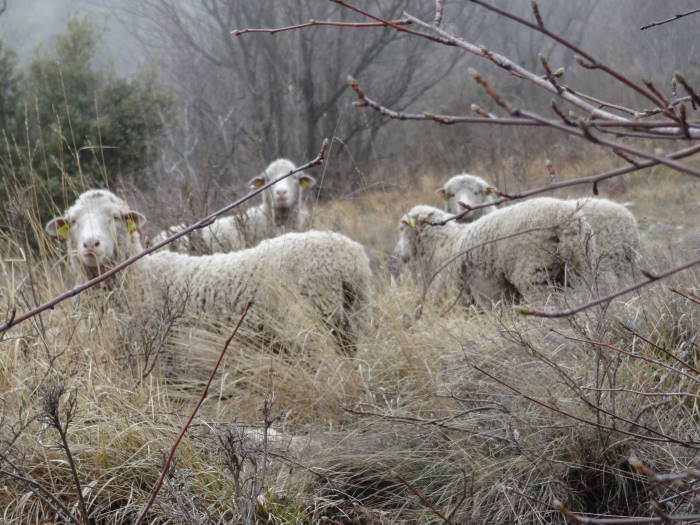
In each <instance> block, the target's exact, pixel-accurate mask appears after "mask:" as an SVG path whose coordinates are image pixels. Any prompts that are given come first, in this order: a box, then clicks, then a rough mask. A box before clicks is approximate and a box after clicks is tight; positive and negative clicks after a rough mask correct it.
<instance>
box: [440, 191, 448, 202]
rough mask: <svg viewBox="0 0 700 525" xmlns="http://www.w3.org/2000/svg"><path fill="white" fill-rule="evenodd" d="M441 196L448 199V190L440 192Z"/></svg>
mask: <svg viewBox="0 0 700 525" xmlns="http://www.w3.org/2000/svg"><path fill="white" fill-rule="evenodd" d="M440 197H442V200H444V201H446V200H447V198H448V197H447V192H446V191H443V192H442V193H441V194H440Z"/></svg>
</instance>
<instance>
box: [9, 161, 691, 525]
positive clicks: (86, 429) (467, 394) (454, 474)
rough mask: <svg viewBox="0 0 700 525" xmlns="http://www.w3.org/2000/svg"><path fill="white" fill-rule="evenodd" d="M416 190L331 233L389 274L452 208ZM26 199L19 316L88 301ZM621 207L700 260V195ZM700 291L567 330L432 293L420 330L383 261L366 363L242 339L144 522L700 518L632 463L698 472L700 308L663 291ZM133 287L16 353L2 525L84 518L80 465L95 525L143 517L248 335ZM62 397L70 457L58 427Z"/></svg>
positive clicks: (382, 192)
mask: <svg viewBox="0 0 700 525" xmlns="http://www.w3.org/2000/svg"><path fill="white" fill-rule="evenodd" d="M588 164H595V165H596V166H598V165H602V164H604V161H601V160H596V161H595V162H592V163H586V162H582V164H580V165H578V166H567V173H570V174H571V175H568V174H567V176H573V175H575V174H577V173H582V172H585V170H586V169H588V167H587V166H588ZM524 169H525V170H526V171H527V170H531V172H530V173H531V175H528V176H531V177H533V178H535V177H539V176H540V173H539V171H538V170H539V168H538V167H537V166H534V165H533V166H529V167H524ZM484 175H485V176H487V178H488V174H487V173H484ZM402 176H403V177H404V178H403V179H399V185H398V187H387V188H385V189H378V190H368V191H367V192H364V193H360V194H356V195H352V196H348V198H346V199H342V200H337V201H332V202H328V203H319V204H318V205H317V206H316V210H315V213H316V215H315V221H316V223H315V224H316V227H318V228H332V229H336V230H339V231H341V232H344V233H346V234H347V235H348V236H350V237H352V238H354V239H356V240H359V241H360V242H363V243H364V244H365V245H366V246H368V247H369V248H370V249H371V250H372V252H373V253H374V255H375V256H376V258H377V261H378V262H379V263H381V262H382V261H383V260H384V259H385V258H386V257H387V256H388V254H389V253H390V251H391V248H392V244H393V242H394V236H395V232H396V221H397V219H398V217H399V215H400V214H401V213H402V212H403V211H405V210H406V209H408V208H409V207H410V206H412V205H413V204H416V203H432V204H439V203H438V201H437V197H435V196H434V194H433V190H434V189H435V188H436V187H437V186H438V185H439V183H440V182H441V181H442V178H441V176H439V175H438V174H435V173H426V174H405V175H402ZM390 177H392V174H387V178H390ZM22 187H23V186H22ZM616 191H620V190H619V189H618V190H616ZM27 195H28V194H27V193H26V192H25V193H23V192H21V191H17V194H16V195H15V199H16V200H15V202H16V206H14V207H13V211H12V213H14V214H15V215H14V216H13V217H14V220H15V221H16V222H15V223H13V224H16V225H19V226H17V227H13V229H12V230H9V231H3V232H2V233H1V234H0V235H1V236H2V239H1V240H0V246H2V267H1V268H0V270H1V271H0V279H1V281H0V298H1V304H2V305H3V311H2V314H3V315H8V312H10V311H11V310H12V309H13V308H17V310H18V311H24V310H26V309H29V308H31V307H32V306H34V305H36V304H37V303H41V302H42V301H44V300H46V299H49V298H51V297H52V296H54V295H56V294H57V293H58V292H61V291H64V290H65V289H66V288H67V287H68V286H70V285H71V278H70V276H69V275H68V273H67V272H66V271H65V267H64V263H65V260H64V258H63V254H62V251H61V247H60V246H58V245H57V244H56V243H55V242H53V240H50V239H48V238H47V236H46V235H44V233H43V227H42V224H41V223H40V221H39V220H38V219H37V217H38V216H39V214H38V210H37V209H36V205H35V203H34V201H33V200H32V199H31V198H30V197H27ZM572 195H573V194H572ZM619 198H620V199H621V200H626V201H634V206H633V208H632V210H633V211H634V213H635V215H637V216H638V217H639V218H640V222H641V223H642V226H643V231H644V235H645V239H646V240H647V241H648V242H647V245H648V247H649V251H650V253H651V257H652V259H653V261H654V264H672V263H673V262H676V261H677V260H678V259H679V258H681V257H683V256H684V255H685V254H686V253H688V252H692V251H693V250H694V249H695V247H694V246H692V245H691V244H692V239H693V235H694V231H693V226H694V225H695V224H696V221H695V215H693V214H692V212H691V211H692V206H693V203H694V202H697V200H700V188H699V187H698V185H697V184H696V183H694V182H688V181H687V180H686V179H681V178H677V177H675V176H672V175H670V174H668V172H666V171H664V170H657V171H656V172H654V171H653V170H652V171H651V172H647V174H645V175H642V176H639V177H638V178H632V177H630V178H629V179H628V181H627V189H626V191H625V192H624V194H621V195H620V196H619ZM669 203H674V206H673V207H674V208H675V211H674V210H672V209H671V208H672V207H671V206H669ZM18 218H21V221H19V219H18ZM176 222H177V220H174V221H173V223H176ZM660 223H661V224H668V225H669V226H670V227H672V228H673V230H672V231H675V232H680V234H679V235H682V237H681V238H680V240H679V241H674V240H673V239H670V238H669V236H668V235H667V234H664V231H666V230H663V229H661V230H659V228H658V224H660ZM655 225H656V226H655ZM20 226H21V227H20ZM678 226H680V227H681V228H680V229H678V228H677V227H678ZM655 228H656V229H655ZM657 230H659V231H660V232H661V233H659V231H657ZM669 242H670V243H671V244H674V245H675V248H674V250H673V251H671V250H669V248H668V244H669ZM697 278H698V273H697V272H686V273H684V274H681V275H679V276H677V277H676V278H674V279H673V280H671V281H667V282H662V283H658V284H656V285H654V286H653V287H649V288H647V289H644V290H642V291H639V292H637V293H636V294H632V295H630V296H628V297H624V298H623V299H621V300H619V301H617V302H616V303H615V304H614V305H612V306H611V307H600V308H597V309H593V310H590V311H587V312H585V313H583V314H580V315H578V316H576V317H575V318H572V319H565V320H538V319H533V318H524V317H522V316H520V315H519V314H518V313H517V312H516V311H515V310H514V309H513V308H512V307H511V306H510V305H507V304H502V305H497V306H495V307H494V308H493V309H488V310H483V309H477V308H464V307H455V306H452V305H450V304H445V303H435V302H433V301H428V302H427V303H426V304H425V306H424V308H423V311H422V315H421V316H420V318H416V316H415V309H416V306H417V304H418V302H419V299H420V295H421V289H420V286H418V285H417V284H416V283H414V282H412V281H411V280H410V279H408V278H403V279H401V280H400V281H399V282H398V284H392V282H391V280H390V277H389V275H388V274H387V273H386V272H385V270H384V269H383V267H382V265H381V264H378V265H377V276H376V280H375V288H376V305H375V308H374V315H373V321H372V327H371V329H370V330H369V331H368V332H367V333H365V334H363V335H362V337H361V339H360V342H359V345H358V349H357V351H356V353H355V354H354V355H352V356H347V355H343V354H342V353H340V352H338V351H337V348H336V346H335V343H334V342H333V341H332V339H331V338H330V337H328V336H327V334H325V332H324V329H323V325H322V322H321V320H314V319H304V320H300V321H299V324H300V325H303V326H294V327H292V328H285V330H289V331H290V332H293V333H289V334H288V335H289V337H290V339H291V340H294V341H295V343H296V344H295V347H294V348H295V349H294V351H287V352H284V351H279V349H278V348H276V347H274V345H271V344H269V342H266V341H261V340H259V339H256V337H255V334H254V333H245V332H244V333H242V334H241V337H239V338H237V339H236V341H235V342H234V345H233V346H232V347H231V349H230V350H229V353H228V354H227V357H226V359H225V362H224V365H223V368H222V369H221V371H220V374H219V376H218V377H217V378H216V382H215V384H214V387H213V388H212V390H211V392H210V395H209V397H208V399H207V401H206V402H205V404H204V405H203V407H202V410H201V412H200V413H199V415H198V416H197V418H196V420H195V422H194V424H193V425H192V427H191V428H190V429H189V431H188V433H187V435H186V437H185V439H184V441H183V442H182V444H181V445H180V447H179V448H178V451H177V454H176V458H175V462H174V464H173V466H172V467H171V469H170V471H169V473H168V476H167V478H166V482H165V485H164V489H163V490H162V492H161V494H160V495H159V497H158V499H157V500H156V504H155V505H154V507H153V508H152V509H151V511H150V513H149V516H148V519H149V521H150V522H152V523H236V522H251V521H254V520H257V521H258V522H260V523H323V522H325V523H374V524H389V523H394V524H396V523H404V524H409V523H443V522H444V520H443V519H441V518H440V517H439V516H438V513H440V514H442V515H443V516H445V517H446V518H448V519H449V521H450V522H451V523H564V522H566V519H565V517H564V515H563V514H562V513H561V512H560V511H558V510H556V509H555V508H553V506H552V505H553V504H554V502H555V501H559V502H561V503H562V504H563V505H564V506H565V507H566V508H567V509H569V510H571V511H575V512H586V513H593V514H606V515H622V516H637V515H640V516H648V515H650V511H649V508H650V507H649V506H650V503H651V502H654V501H655V502H659V505H661V507H662V508H663V509H664V511H665V512H668V513H683V512H695V513H698V512H700V509H699V508H698V503H697V499H696V498H695V499H694V498H693V497H691V498H684V497H681V496H678V495H677V492H678V490H680V489H676V488H675V487H674V486H664V485H662V484H658V483H653V482H651V481H649V480H648V479H647V478H646V476H644V475H643V474H640V472H638V471H637V470H636V469H635V468H634V466H633V465H632V464H631V463H630V458H631V457H633V456H634V457H635V458H639V459H640V460H641V461H642V462H643V463H644V464H646V465H648V466H649V467H650V468H652V469H654V470H655V471H658V472H681V471H685V470H687V469H691V468H695V469H697V468H698V461H697V455H696V451H697V447H698V444H697V442H699V441H700V416H699V414H698V399H699V398H698V396H697V393H698V390H699V389H698V384H699V382H700V378H698V376H697V373H696V372H694V370H697V369H699V368H700V353H699V352H698V349H697V338H698V321H699V320H700V319H699V316H700V310H699V309H700V306H698V305H696V304H694V303H692V302H691V301H689V300H688V299H686V298H684V297H681V296H680V295H677V294H675V293H673V292H671V291H670V289H669V288H670V287H672V286H673V287H678V288H680V289H682V290H686V291H697V289H696V288H697ZM122 294H123V290H122V288H121V287H120V286H112V287H103V288H99V289H94V290H90V291H89V292H87V293H85V294H82V295H81V296H79V297H77V298H75V299H71V300H69V301H66V302H64V303H61V304H60V305H58V306H57V307H56V308H54V309H53V310H50V311H47V312H45V313H43V314H41V315H39V316H37V317H35V318H33V319H32V320H30V321H27V322H25V323H23V324H21V325H19V326H17V327H16V328H13V329H12V330H10V331H9V332H8V333H6V334H4V336H3V338H2V340H1V341H0V392H1V393H0V480H2V481H1V483H2V485H1V486H2V490H0V508H2V509H3V511H2V520H3V522H4V523H8V524H25V523H46V522H52V521H53V522H71V520H74V522H76V523H80V522H81V519H82V518H81V514H80V510H79V504H78V499H79V498H78V497H77V495H76V490H77V487H76V482H75V479H74V477H73V475H72V472H71V467H70V460H69V456H70V457H71V458H72V459H73V460H74V463H75V467H76V471H77V476H78V479H79V484H80V490H82V494H83V497H84V500H85V504H86V508H87V509H88V512H89V515H90V519H91V520H93V521H94V522H95V523H114V524H117V523H129V522H130V521H131V520H133V519H134V517H135V516H136V514H137V513H138V512H139V510H140V509H141V507H142V505H143V504H144V502H145V501H146V498H147V497H148V494H149V492H150V490H151V488H152V486H153V485H154V483H155V481H156V479H157V477H158V473H159V471H160V468H161V465H162V463H163V457H164V453H165V452H166V451H167V449H168V447H169V446H170V444H171V442H172V441H173V439H174V438H175V436H176V434H177V432H178V431H179V429H180V427H181V425H182V424H183V422H184V420H185V419H186V418H187V416H188V415H189V411H190V410H191V407H192V406H193V404H194V400H195V398H196V397H197V396H198V395H199V392H200V391H201V389H202V386H203V382H204V380H205V378H206V376H207V374H208V372H209V371H210V369H211V366H212V363H213V360H214V359H215V357H216V356H217V355H218V353H219V352H220V350H221V348H222V346H223V342H224V340H225V339H226V337H227V336H228V335H229V331H230V330H231V329H232V328H233V327H227V326H221V325H218V324H217V323H216V322H214V321H212V320H207V319H196V320H193V319H190V318H189V316H188V312H186V311H183V310H182V309H181V308H179V302H178V299H177V298H163V299H162V300H161V301H157V302H156V303H154V304H152V305H144V304H140V303H138V302H134V301H130V300H129V296H128V295H126V296H123V295H122ZM291 300H293V299H290V301H291ZM268 321H269V322H273V321H274V320H268ZM620 321H622V322H623V323H624V325H625V327H627V328H624V327H623V326H621V325H620V324H619V323H620ZM289 325H290V323H286V324H281V325H280V326H287V327H289ZM586 341H587V342H586ZM620 350H623V351H624V352H627V353H623V352H621V351H620ZM671 356H675V358H674V357H671ZM642 358H644V359H642ZM679 360H680V362H679ZM487 374H490V376H493V377H490V376H489V375H487ZM494 378H495V379H494ZM499 381H500V382H499ZM57 384H58V385H61V386H62V388H63V389H64V391H65V393H64V395H63V396H61V397H60V398H59V399H58V400H54V402H57V403H58V405H57V407H54V408H56V412H57V414H58V415H59V416H60V418H61V421H63V422H64V423H65V425H64V427H65V429H66V437H67V445H68V446H67V447H66V446H64V445H62V444H61V439H60V435H59V432H58V430H57V428H56V426H55V425H52V424H51V423H50V421H49V420H48V419H47V417H46V416H47V403H46V399H47V396H48V395H49V394H50V392H51V388H53V387H54V386H55V385H57ZM636 392H642V393H644V394H645V395H642V394H639V393H636ZM664 393H671V394H670V395H663V394H664ZM72 400H74V404H73V405H72V404H71V402H72ZM534 400H537V401H539V402H540V403H542V404H537V403H535V402H534ZM543 405H546V406H543ZM71 407H72V408H71ZM268 428H270V429H269V430H266V429H268ZM417 494H420V497H419V496H418V495H417ZM421 498H422V499H421ZM427 502H429V503H427ZM61 513H64V514H68V515H70V516H71V517H68V516H65V515H64V516H62V515H61ZM324 517H325V518H324ZM324 519H325V520H326V521H323V520H324Z"/></svg>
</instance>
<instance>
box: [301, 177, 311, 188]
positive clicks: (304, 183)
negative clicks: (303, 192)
mask: <svg viewBox="0 0 700 525" xmlns="http://www.w3.org/2000/svg"><path fill="white" fill-rule="evenodd" d="M310 185H311V181H310V180H309V179H301V180H300V181H299V186H301V187H302V188H308V187H309V186H310Z"/></svg>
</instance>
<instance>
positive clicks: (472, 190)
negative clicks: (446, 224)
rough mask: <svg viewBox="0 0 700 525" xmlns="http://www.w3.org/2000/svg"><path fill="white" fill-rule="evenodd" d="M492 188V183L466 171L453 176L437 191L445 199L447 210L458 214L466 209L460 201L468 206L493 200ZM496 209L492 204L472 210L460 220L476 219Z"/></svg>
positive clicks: (470, 220)
mask: <svg viewBox="0 0 700 525" xmlns="http://www.w3.org/2000/svg"><path fill="white" fill-rule="evenodd" d="M491 189H492V188H491V185H490V184H489V183H488V182H486V181H485V180H484V179H482V178H481V177H477V176H476V175H470V174H468V173H464V174H462V175H455V176H454V177H452V178H451V179H450V180H448V181H447V182H446V183H445V184H444V185H443V186H442V187H441V188H438V190H437V191H436V192H435V193H437V194H438V195H439V196H440V197H442V198H443V200H444V201H445V211H447V212H449V213H453V214H455V215H456V214H458V213H462V212H463V211H464V210H465V208H463V207H462V206H460V205H459V203H460V202H462V203H464V204H466V205H467V206H476V205H478V204H483V203H485V202H491V201H493V200H494V199H493V193H492V192H491V191H490V190H491ZM494 210H495V208H494V207H492V206H491V207H486V208H479V209H478V210H473V211H470V212H469V213H467V214H466V215H465V216H464V217H462V218H460V219H459V222H472V221H475V220H477V219H478V218H480V217H483V216H484V215H486V214H488V213H491V212H492V211H494Z"/></svg>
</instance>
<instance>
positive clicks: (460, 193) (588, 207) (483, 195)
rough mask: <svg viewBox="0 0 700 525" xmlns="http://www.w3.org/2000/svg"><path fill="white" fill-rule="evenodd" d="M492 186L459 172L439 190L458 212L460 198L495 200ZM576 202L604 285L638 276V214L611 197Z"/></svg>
mask: <svg viewBox="0 0 700 525" xmlns="http://www.w3.org/2000/svg"><path fill="white" fill-rule="evenodd" d="M488 187H489V186H488V184H487V183H486V182H485V181H484V180H483V179H480V178H479V177H475V176H474V175H457V176H455V177H452V178H451V179H450V180H448V181H447V182H446V183H445V185H444V186H443V187H442V188H440V189H439V190H438V193H439V194H440V195H442V196H443V198H445V210H446V211H447V212H449V213H453V214H458V213H461V212H463V211H464V209H463V208H462V207H461V206H460V205H459V202H460V201H461V202H463V203H464V204H467V205H469V206H476V205H479V204H484V203H486V202H491V201H492V200H493V198H492V197H491V196H490V192H489V191H487V189H488ZM572 202H574V203H575V204H576V206H578V207H579V208H580V209H581V213H582V214H583V215H584V217H585V218H586V220H587V221H588V223H589V224H590V226H591V228H592V230H593V235H594V236H595V238H596V245H597V247H598V254H599V260H598V261H597V268H598V270H599V272H600V274H601V279H600V284H601V285H604V286H608V285H618V286H619V285H621V284H622V283H624V282H625V281H628V280H629V278H630V277H634V276H635V275H636V273H637V266H638V264H639V262H640V260H641V242H640V238H639V228H638V226H637V220H636V219H635V218H634V215H632V213H630V211H629V210H628V209H627V208H626V207H625V206H624V205H622V204H618V203H616V202H613V201H610V200H607V199H594V198H582V199H576V200H573V201H572ZM491 211H494V208H493V207H487V208H481V209H479V210H474V211H472V212H469V213H468V214H467V215H465V216H464V217H462V218H461V219H460V222H470V221H472V220H474V219H476V218H478V217H480V216H483V215H484V214H486V213H490V212H491ZM479 212H481V215H479ZM475 214H476V215H475Z"/></svg>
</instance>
